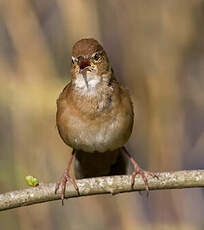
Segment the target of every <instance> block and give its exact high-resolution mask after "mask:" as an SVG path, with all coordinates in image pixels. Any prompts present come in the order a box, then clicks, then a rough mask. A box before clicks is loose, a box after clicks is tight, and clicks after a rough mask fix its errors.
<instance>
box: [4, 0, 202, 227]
mask: <svg viewBox="0 0 204 230" xmlns="http://www.w3.org/2000/svg"><path fill="white" fill-rule="evenodd" d="M203 21H204V0H196V1H185V0H180V1H172V0H167V1H163V0H156V1H144V0H143V1H142V0H135V1H133V0H129V1H122V0H115V1H107V0H103V1H93V0H86V1H85V0H69V1H67V0H66V1H65V0H44V1H40V0H18V1H17V0H14V1H4V0H1V1H0V126H1V128H0V137H1V138H0V192H6V191H9V190H14V189H21V188H24V187H25V181H24V178H25V176H26V175H30V174H31V175H35V176H36V177H37V178H38V179H39V180H40V181H42V182H54V181H57V180H58V178H59V177H60V176H61V174H62V172H63V170H64V168H65V166H66V164H67V160H68V156H69V154H70V151H71V149H70V148H68V147H67V146H65V145H64V143H63V142H62V140H61V139H60V137H59V135H58V133H57V129H56V125H55V113H56V99H57V97H58V95H59V92H60V91H61V90H62V88H63V87H64V85H65V84H66V83H67V82H68V80H69V79H70V74H69V68H70V60H71V59H70V56H71V53H70V52H71V47H72V45H73V43H74V42H76V41H77V40H78V39H81V38H84V37H94V38H96V39H98V40H99V41H100V42H101V43H102V44H103V45H104V47H105V49H106V50H107V53H108V55H109V57H110V59H111V62H112V64H113V68H114V70H115V72H116V76H117V78H118V79H119V80H120V81H121V82H122V83H123V84H124V85H126V87H128V88H129V89H130V93H131V95H132V98H133V101H134V105H135V114H136V117H135V127H134V130H133V134H132V137H131V139H130V141H129V143H128V147H129V149H130V151H131V153H133V154H134V156H135V159H136V160H137V161H138V163H139V164H140V165H141V167H143V168H145V169H149V170H152V171H168V170H171V171H174V170H181V169H198V168H203V165H204V155H203V149H204V122H203V117H204V78H203V76H204V42H203V36H204V27H203ZM203 202H204V198H203V193H202V190H201V189H188V190H181V191H176V190H172V191H155V192H151V194H150V198H149V199H146V196H140V195H139V194H138V193H132V194H123V195H119V196H113V197H112V196H94V197H88V198H77V199H72V200H67V201H66V202H65V206H64V207H62V206H61V202H60V201H59V202H49V203H47V204H40V205H33V206H30V207H24V208H19V209H16V210H11V211H6V212H2V213H0V226H1V227H0V229H7V230H11V229H17V230H18V229H19V230H20V229H21V230H33V229H39V230H41V229H43V230H46V229H49V230H50V229H74V230H75V229H77V230H80V229H89V230H91V229H99V230H100V229H110V230H116V229H117V230H120V229H128V230H131V229H141V230H143V229H162V230H165V229H166V230H169V229H171V230H174V229H175V230H177V229H179V230H180V229H185V230H192V229H193V230H194V229H203V226H204V221H203V216H202V214H203V213H204V206H203Z"/></svg>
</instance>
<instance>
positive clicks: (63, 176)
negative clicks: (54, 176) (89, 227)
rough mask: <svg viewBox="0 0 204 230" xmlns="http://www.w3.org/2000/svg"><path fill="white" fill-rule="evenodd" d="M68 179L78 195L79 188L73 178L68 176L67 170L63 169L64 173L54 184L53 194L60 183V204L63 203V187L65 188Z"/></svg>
mask: <svg viewBox="0 0 204 230" xmlns="http://www.w3.org/2000/svg"><path fill="white" fill-rule="evenodd" d="M68 181H70V182H71V183H72V185H73V186H74V188H75V189H76V191H77V193H78V195H80V194H79V188H78V186H77V184H76V181H75V179H74V178H72V177H70V175H69V172H68V171H67V169H65V171H64V174H63V175H62V177H61V178H60V180H59V181H58V182H57V184H56V186H55V194H56V193H57V191H58V189H59V187H60V185H61V188H62V190H61V200H62V205H64V197H65V189H66V184H67V182H68Z"/></svg>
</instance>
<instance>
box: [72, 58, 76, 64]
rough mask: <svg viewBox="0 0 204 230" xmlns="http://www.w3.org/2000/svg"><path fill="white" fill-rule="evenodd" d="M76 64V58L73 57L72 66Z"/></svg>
mask: <svg viewBox="0 0 204 230" xmlns="http://www.w3.org/2000/svg"><path fill="white" fill-rule="evenodd" d="M74 63H75V58H74V57H72V64H73V65H74Z"/></svg>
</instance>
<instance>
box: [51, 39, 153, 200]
mask: <svg viewBox="0 0 204 230" xmlns="http://www.w3.org/2000/svg"><path fill="white" fill-rule="evenodd" d="M71 74H72V79H71V81H70V82H69V83H68V84H67V85H66V87H65V88H64V89H63V91H62V93H61V94H60V96H59V98H58V100H57V116H56V122H57V128H58V130H59V134H60V136H61V138H62V140H63V141H64V142H65V143H66V144H67V145H68V146H70V147H72V148H73V151H72V156H71V158H70V160H69V162H68V166H67V168H66V170H65V172H64V174H63V176H62V177H61V179H60V181H59V182H58V183H57V185H56V190H55V192H57V190H58V189H59V186H60V184H62V192H61V199H62V203H63V200H64V194H65V187H66V183H67V181H70V182H71V183H72V184H73V185H74V187H75V189H76V190H77V192H78V193H79V190H78V187H77V184H76V182H75V180H74V179H73V178H71V177H70V175H69V171H70V166H71V163H72V160H73V158H74V156H75V177H76V178H77V179H79V178H87V177H98V176H108V175H121V174H125V173H126V168H127V164H126V157H125V155H126V156H127V157H128V158H129V159H130V161H131V163H132V164H133V166H134V172H133V174H132V186H133V185H134V179H135V176H136V174H140V175H141V176H142V178H143V180H144V183H145V187H146V190H147V191H148V183H147V178H146V176H145V173H144V171H143V170H142V169H141V168H140V167H139V166H138V164H137V163H136V162H135V160H134V159H133V158H132V156H131V155H130V154H129V152H128V151H127V150H126V148H125V147H124V144H125V143H126V142H127V141H128V139H129V137H130V135H131V132H132V127H133V121H134V113H133V104H132V102H131V99H130V96H129V93H128V90H127V89H125V88H124V87H123V86H122V85H121V84H120V83H119V82H118V81H117V80H116V78H115V76H114V73H113V70H112V67H111V63H110V61H109V59H108V57H107V54H106V52H105V51H104V49H103V47H102V46H101V45H100V44H99V43H98V41H96V40H95V39H92V38H91V39H81V40H79V41H78V42H76V43H75V45H74V46H73V49H72V66H71ZM148 173H150V172H148ZM150 174H151V175H153V174H152V173H150ZM153 176H154V175H153Z"/></svg>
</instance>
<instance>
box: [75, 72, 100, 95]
mask: <svg viewBox="0 0 204 230" xmlns="http://www.w3.org/2000/svg"><path fill="white" fill-rule="evenodd" d="M86 79H87V83H88V87H87V85H86V81H85V79H84V77H83V75H82V74H78V75H77V77H76V79H75V86H76V87H77V88H80V89H84V90H86V91H88V90H92V89H93V88H95V87H96V85H97V84H98V83H99V82H100V81H101V77H100V76H98V75H97V74H95V73H92V72H89V71H88V72H87V75H86Z"/></svg>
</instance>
